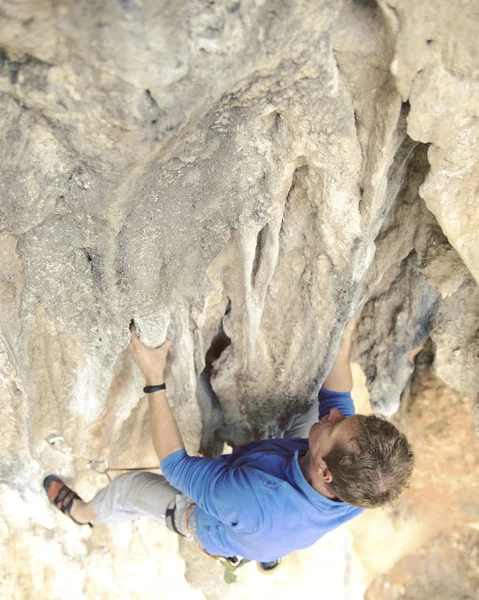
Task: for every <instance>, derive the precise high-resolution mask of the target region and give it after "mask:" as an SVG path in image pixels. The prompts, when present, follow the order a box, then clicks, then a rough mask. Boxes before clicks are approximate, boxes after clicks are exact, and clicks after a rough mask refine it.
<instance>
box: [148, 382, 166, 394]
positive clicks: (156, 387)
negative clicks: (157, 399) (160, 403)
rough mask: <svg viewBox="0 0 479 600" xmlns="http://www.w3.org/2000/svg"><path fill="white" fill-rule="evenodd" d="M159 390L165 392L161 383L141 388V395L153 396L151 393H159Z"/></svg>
mask: <svg viewBox="0 0 479 600" xmlns="http://www.w3.org/2000/svg"><path fill="white" fill-rule="evenodd" d="M161 390H166V385H165V384H164V383H161V384H160V385H147V386H146V387H144V388H143V393H145V394H153V392H160V391H161Z"/></svg>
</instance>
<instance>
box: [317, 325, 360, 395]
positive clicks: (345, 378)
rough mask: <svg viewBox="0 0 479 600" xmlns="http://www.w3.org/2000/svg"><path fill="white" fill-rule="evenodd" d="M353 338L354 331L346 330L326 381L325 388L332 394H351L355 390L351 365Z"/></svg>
mask: <svg viewBox="0 0 479 600" xmlns="http://www.w3.org/2000/svg"><path fill="white" fill-rule="evenodd" d="M351 336H352V331H351V332H350V331H349V330H345V333H344V335H343V339H342V340H341V343H340V345H339V350H338V353H337V355H336V359H335V361H334V363H333V366H332V368H331V371H330V372H329V374H328V376H327V377H326V379H325V380H324V383H323V387H324V388H325V389H327V390H331V391H332V392H350V391H351V390H352V389H353V377H352V375H351V367H350V365H349V359H350V356H351Z"/></svg>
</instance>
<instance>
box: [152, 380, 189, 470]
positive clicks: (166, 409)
mask: <svg viewBox="0 0 479 600" xmlns="http://www.w3.org/2000/svg"><path fill="white" fill-rule="evenodd" d="M148 403H149V417H150V431H151V438H152V440H153V446H154V448H155V451H156V454H157V455H158V458H159V460H160V462H161V461H162V460H163V459H164V458H166V457H167V456H169V455H170V454H171V453H172V452H175V451H176V450H181V449H182V448H184V447H185V444H184V442H183V438H182V436H181V433H180V430H179V428H178V424H177V423H176V419H175V417H174V415H173V411H172V410H171V408H170V405H169V404H168V400H167V399H166V393H165V391H164V390H161V391H160V392H154V393H153V394H148Z"/></svg>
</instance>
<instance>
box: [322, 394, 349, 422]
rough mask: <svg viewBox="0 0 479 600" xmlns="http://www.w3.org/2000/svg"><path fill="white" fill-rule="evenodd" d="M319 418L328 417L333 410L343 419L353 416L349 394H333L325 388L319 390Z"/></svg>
mask: <svg viewBox="0 0 479 600" xmlns="http://www.w3.org/2000/svg"><path fill="white" fill-rule="evenodd" d="M318 401H319V418H320V419H321V418H322V417H324V416H325V415H328V414H329V413H330V412H331V410H332V409H333V408H337V409H338V410H340V411H341V412H342V413H343V415H344V416H345V417H352V416H353V415H354V414H355V409H354V403H353V399H352V398H351V392H333V391H331V390H327V389H326V388H321V389H320V390H319V394H318Z"/></svg>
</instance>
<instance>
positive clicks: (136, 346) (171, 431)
mask: <svg viewBox="0 0 479 600" xmlns="http://www.w3.org/2000/svg"><path fill="white" fill-rule="evenodd" d="M170 346H171V341H170V340H166V341H165V343H164V344H162V345H161V346H160V347H159V348H150V347H148V346H145V344H142V343H141V342H140V340H139V339H138V336H137V335H136V329H135V326H134V325H132V327H131V342H130V346H129V348H130V352H131V354H132V356H133V358H134V360H135V362H136V364H137V365H138V367H139V369H140V371H141V372H142V373H143V376H144V378H145V382H146V385H160V384H162V383H164V381H165V380H164V372H165V366H166V357H167V356H168V350H169V348H170ZM148 403H149V411H148V412H149V419H150V431H151V437H152V440H153V446H154V448H155V451H156V454H157V455H158V458H159V460H160V462H161V461H162V460H163V459H164V458H166V457H167V456H169V455H170V454H172V453H173V452H176V450H182V449H184V447H185V444H184V442H183V438H182V436H181V433H180V430H179V428H178V424H177V423H176V419H175V417H174V415H173V412H172V410H171V408H170V405H169V404H168V400H167V398H166V392H165V391H164V390H160V391H159V392H154V393H152V394H148Z"/></svg>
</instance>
